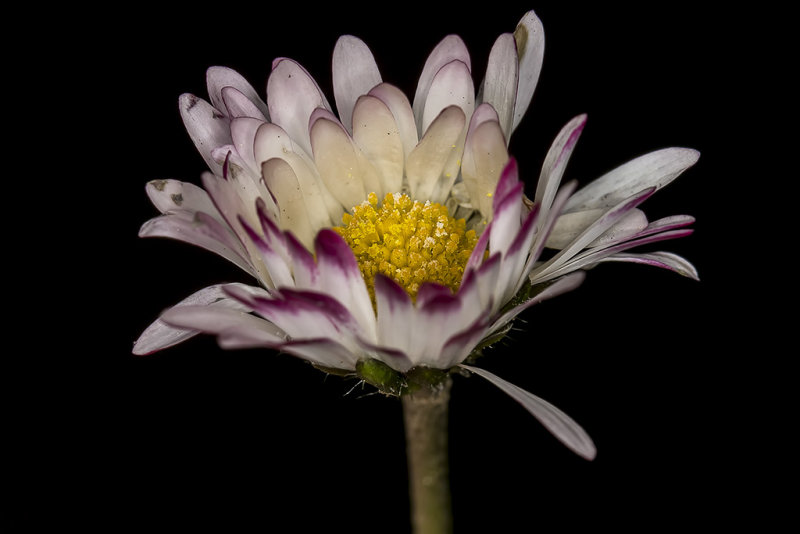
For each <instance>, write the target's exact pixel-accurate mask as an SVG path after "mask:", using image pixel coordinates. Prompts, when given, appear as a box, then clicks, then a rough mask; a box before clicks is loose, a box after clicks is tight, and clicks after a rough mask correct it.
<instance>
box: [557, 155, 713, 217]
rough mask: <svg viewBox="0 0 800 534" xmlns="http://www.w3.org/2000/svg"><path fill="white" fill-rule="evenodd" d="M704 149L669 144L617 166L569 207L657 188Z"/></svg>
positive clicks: (576, 196) (611, 202) (593, 205)
mask: <svg viewBox="0 0 800 534" xmlns="http://www.w3.org/2000/svg"><path fill="white" fill-rule="evenodd" d="M699 158H700V152H698V151H697V150H693V149H690V148H665V149H663V150H658V151H656V152H651V153H649V154H645V155H644V156H640V157H638V158H636V159H634V160H632V161H629V162H628V163H625V164H624V165H621V166H619V167H617V168H616V169H614V170H612V171H611V172H608V173H606V174H604V175H603V176H601V177H600V178H598V179H596V180H594V181H593V182H591V183H589V184H588V185H586V186H585V187H582V188H581V189H580V190H578V191H577V192H576V193H575V194H574V195H573V196H572V198H570V200H569V202H568V203H567V206H566V208H565V211H567V212H571V211H579V210H587V209H592V208H607V207H609V206H613V205H614V204H616V203H617V202H620V201H621V200H623V199H625V198H627V197H629V196H630V195H632V194H634V193H638V192H639V191H642V190H643V189H647V188H650V187H654V188H655V190H656V191H657V190H658V189H661V188H662V187H664V186H666V185H667V184H669V183H670V182H671V181H672V180H674V179H675V178H677V177H678V176H679V175H680V174H681V173H682V172H683V171H685V170H686V169H688V168H689V167H691V166H692V165H694V164H695V163H697V160H698V159H699Z"/></svg>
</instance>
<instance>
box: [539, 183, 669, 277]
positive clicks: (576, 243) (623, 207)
mask: <svg viewBox="0 0 800 534" xmlns="http://www.w3.org/2000/svg"><path fill="white" fill-rule="evenodd" d="M654 192H655V188H650V189H647V190H645V191H641V192H639V193H637V194H635V195H632V196H631V197H629V198H626V199H625V200H623V201H622V202H620V203H619V204H617V205H616V206H614V207H612V208H611V209H609V210H608V211H607V212H606V213H605V214H604V215H603V216H602V217H600V218H599V219H598V220H597V221H595V222H594V223H593V224H592V225H591V226H590V227H589V228H587V229H586V230H584V231H583V232H582V233H581V234H580V235H579V236H578V237H577V238H575V239H574V240H573V241H572V243H570V244H569V245H568V246H566V247H565V248H564V249H563V250H561V251H560V252H559V253H558V254H556V255H555V256H553V257H552V258H551V259H550V260H549V261H547V262H546V263H544V264H543V265H541V266H539V267H537V268H536V269H534V271H533V273H531V276H532V277H533V278H534V279H536V280H540V281H543V280H545V279H546V278H545V277H547V278H550V276H548V275H551V274H552V273H553V272H555V271H556V270H557V269H558V268H559V267H561V266H562V265H564V264H565V263H567V262H568V261H569V260H571V259H572V258H573V257H574V256H575V255H576V254H578V253H579V252H580V251H581V250H582V249H584V248H586V246H587V245H589V243H591V242H592V241H594V240H595V239H597V238H598V237H599V236H601V235H602V234H603V233H604V232H605V231H606V230H608V229H609V228H611V227H612V226H614V224H616V222H617V221H619V220H620V219H622V217H624V216H625V215H626V214H627V213H629V212H630V211H631V210H632V209H634V208H635V207H636V206H638V205H639V204H641V203H642V202H644V201H645V200H646V199H647V198H648V197H650V195H652V194H653V193H654Z"/></svg>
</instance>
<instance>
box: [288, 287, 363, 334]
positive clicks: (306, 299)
mask: <svg viewBox="0 0 800 534" xmlns="http://www.w3.org/2000/svg"><path fill="white" fill-rule="evenodd" d="M280 294H281V297H283V298H285V299H286V300H287V301H291V302H297V303H305V304H307V305H308V306H309V307H310V308H313V309H315V310H320V311H322V312H323V313H324V314H325V315H326V316H327V317H330V318H332V319H333V320H335V321H336V322H338V323H340V324H342V325H344V326H347V327H348V328H350V329H353V328H356V325H357V323H356V321H355V319H353V316H352V315H351V314H350V312H349V311H348V309H347V308H345V307H344V306H343V305H342V303H341V302H339V301H338V300H336V299H335V298H333V297H331V296H329V295H326V294H324V293H318V292H316V291H304V290H298V289H288V288H283V289H281V290H280Z"/></svg>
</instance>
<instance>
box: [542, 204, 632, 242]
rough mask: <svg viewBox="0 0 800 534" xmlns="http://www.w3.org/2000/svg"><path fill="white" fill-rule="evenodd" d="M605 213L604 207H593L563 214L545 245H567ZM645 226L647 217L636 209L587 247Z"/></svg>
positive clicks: (618, 237) (621, 236)
mask: <svg viewBox="0 0 800 534" xmlns="http://www.w3.org/2000/svg"><path fill="white" fill-rule="evenodd" d="M603 213H605V210H603V209H593V210H586V211H574V212H572V213H564V214H562V215H561V216H559V217H558V219H557V220H556V224H555V226H554V227H553V231H552V232H551V233H550V236H549V237H548V238H547V242H546V243H545V246H546V247H548V248H554V249H562V248H564V247H566V246H567V245H568V244H569V243H571V242H572V240H573V239H575V238H576V237H578V235H580V233H581V232H583V231H584V230H586V229H587V228H588V227H589V226H591V225H592V223H594V222H595V221H596V220H597V219H599V218H600V216H602V215H603ZM645 228H647V217H646V216H645V214H644V212H643V211H642V210H640V209H634V210H631V211H630V213H628V214H627V215H625V216H624V217H623V218H622V219H620V220H619V221H618V222H617V223H616V224H615V225H614V226H612V227H611V228H609V229H608V230H606V231H605V232H604V233H603V234H602V235H600V237H598V238H597V239H595V240H594V241H592V242H591V243H589V244H588V245H586V247H587V248H592V247H598V246H602V245H605V244H607V243H612V242H616V241H620V240H622V239H624V238H626V237H629V236H632V235H635V234H637V233H638V232H641V231H642V230H644V229H645Z"/></svg>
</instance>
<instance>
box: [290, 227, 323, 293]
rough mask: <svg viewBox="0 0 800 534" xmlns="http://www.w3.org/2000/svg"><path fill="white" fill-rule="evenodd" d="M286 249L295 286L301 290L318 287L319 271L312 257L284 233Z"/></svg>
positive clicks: (295, 240) (294, 239) (291, 235)
mask: <svg viewBox="0 0 800 534" xmlns="http://www.w3.org/2000/svg"><path fill="white" fill-rule="evenodd" d="M286 249H287V252H288V253H289V257H290V258H291V262H292V274H293V275H294V281H295V285H296V286H297V287H298V288H301V289H312V288H314V287H318V286H319V271H318V270H317V263H316V262H315V261H314V256H313V255H312V254H311V252H309V251H308V249H306V248H305V247H304V246H303V244H302V243H300V241H298V240H297V238H296V237H294V235H293V234H292V233H291V232H286Z"/></svg>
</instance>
